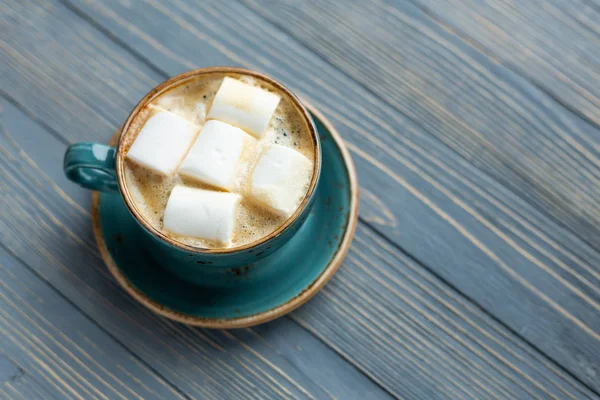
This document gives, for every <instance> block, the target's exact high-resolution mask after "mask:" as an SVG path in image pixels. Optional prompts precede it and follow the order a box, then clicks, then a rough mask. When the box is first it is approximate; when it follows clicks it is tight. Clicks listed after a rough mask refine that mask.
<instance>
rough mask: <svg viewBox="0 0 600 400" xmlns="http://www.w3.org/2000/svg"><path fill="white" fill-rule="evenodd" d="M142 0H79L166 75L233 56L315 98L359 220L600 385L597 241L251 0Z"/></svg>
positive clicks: (236, 61)
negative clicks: (345, 166) (354, 194)
mask: <svg viewBox="0 0 600 400" xmlns="http://www.w3.org/2000/svg"><path fill="white" fill-rule="evenodd" d="M144 4H145V6H144V7H136V8H135V9H133V8H131V6H130V5H128V4H123V3H118V2H108V3H106V2H104V3H97V2H95V3H86V2H79V3H77V7H81V9H82V10H83V11H85V12H86V13H89V15H86V18H89V17H92V18H94V21H95V23H100V24H102V25H101V29H105V30H109V31H111V32H113V33H114V34H115V35H118V36H119V38H120V39H119V40H120V41H123V42H124V43H125V46H128V47H129V48H131V49H135V52H137V54H138V55H139V56H140V57H142V58H144V59H146V60H151V61H152V63H153V64H154V65H155V66H157V67H158V68H162V69H164V70H165V71H166V72H168V74H175V73H177V72H181V71H183V70H185V69H187V68H190V67H192V66H194V65H207V64H208V61H207V60H211V63H212V60H217V61H215V63H217V62H218V63H223V58H224V57H227V58H228V59H229V63H230V64H238V65H239V64H241V65H244V66H246V67H249V68H254V69H258V70H264V71H266V72H268V73H269V74H272V75H273V76H275V77H277V78H278V79H280V80H281V81H283V82H284V83H286V84H288V85H289V86H290V87H292V88H293V89H295V90H296V91H297V92H299V93H300V94H301V95H302V96H303V97H306V98H310V101H311V102H312V103H313V104H315V105H317V106H318V107H319V108H320V109H321V110H322V111H323V112H325V113H326V114H327V115H328V116H329V117H331V118H332V120H333V122H334V123H335V124H336V125H337V127H338V128H339V129H340V130H341V132H342V134H343V135H344V137H345V139H346V140H347V141H348V143H349V146H350V149H351V151H352V152H353V154H354V156H355V161H356V164H357V167H358V171H359V182H361V185H362V186H361V194H362V197H361V199H362V200H361V215H362V218H363V220H364V221H368V222H369V223H371V224H372V225H373V226H374V227H376V229H377V230H378V231H379V232H381V233H384V234H385V235H387V236H388V237H389V238H391V239H392V240H393V241H394V242H395V243H397V244H398V245H400V246H401V247H402V248H403V249H405V250H406V251H408V252H409V253H410V254H411V255H413V256H415V257H416V258H417V259H419V260H420V261H422V262H423V263H424V264H425V265H427V267H428V268H431V269H432V270H433V271H435V273H436V274H438V275H439V276H441V277H443V279H444V280H446V281H447V282H450V283H451V284H452V285H454V286H455V287H456V288H458V289H459V290H460V291H461V292H462V293H465V294H466V295H467V296H468V297H469V298H470V299H473V300H475V301H476V302H477V303H478V304H479V305H481V306H482V307H483V308H484V309H485V310H487V311H488V312H490V313H491V314H493V315H494V316H496V317H497V318H499V319H500V320H501V321H503V322H504V323H505V324H507V325H508V326H509V327H511V328H512V329H513V330H514V331H516V332H518V333H519V334H520V335H522V337H524V338H526V339H527V340H528V341H530V342H531V343H534V344H535V346H536V347H537V348H540V349H542V350H543V351H544V352H546V353H547V354H548V355H549V356H550V357H551V358H553V359H554V360H556V361H557V362H559V363H560V364H561V365H564V366H565V367H566V368H567V369H568V370H569V371H571V372H572V373H573V374H575V375H576V376H577V377H579V378H580V379H581V380H583V381H584V382H587V383H588V384H589V385H591V386H592V387H594V388H596V389H597V390H600V383H599V381H598V379H597V378H598V371H599V370H600V360H599V358H598V356H597V355H598V354H600V343H599V337H598V334H597V332H599V331H600V325H599V324H600V318H598V307H599V305H598V300H599V298H600V297H599V296H600V275H599V274H598V271H597V268H596V266H597V265H600V254H598V252H597V251H596V250H594V249H593V248H591V247H590V246H589V245H587V244H586V243H584V242H582V241H581V240H580V239H579V238H578V237H577V236H575V235H573V234H571V233H570V232H569V231H568V230H566V229H564V228H563V227H562V226H561V225H559V224H556V223H555V222H553V221H552V220H550V219H549V218H547V217H545V216H544V215H542V214H541V213H540V212H539V211H537V210H536V209H535V208H534V207H532V206H531V205H529V204H528V203H526V202H524V201H522V200H521V199H520V198H519V197H518V196H516V195H515V194H514V193H512V192H510V191H508V190H506V189H505V188H504V187H503V186H501V185H499V184H498V182H496V181H494V180H492V179H490V178H489V177H488V176H485V175H484V174H482V173H480V172H478V171H477V170H476V169H475V168H473V166H472V165H471V164H470V163H468V162H465V160H464V159H462V158H461V157H458V156H457V155H456V154H455V153H454V152H452V151H449V150H448V148H447V147H446V146H444V145H442V144H440V142H439V141H437V140H434V139H432V137H431V135H429V134H427V133H425V132H424V131H423V130H422V129H421V128H420V127H418V126H417V125H415V124H414V123H413V122H411V121H410V120H408V119H407V118H405V117H403V116H402V115H401V114H399V113H398V112H397V111H396V110H394V109H393V108H392V107H390V106H388V105H387V104H386V103H384V102H383V101H381V99H379V98H378V97H376V96H375V95H373V94H372V93H370V92H369V91H367V90H365V89H364V88H363V87H361V86H360V85H358V84H357V83H356V82H354V81H352V80H351V79H349V78H348V77H346V76H345V75H343V74H341V73H340V72H339V71H337V70H335V69H334V68H332V67H331V65H329V64H327V63H326V62H324V61H323V60H322V59H321V58H319V57H317V56H315V55H314V54H312V53H311V52H310V51H308V50H307V49H306V48H305V47H303V46H302V45H300V44H298V43H297V42H296V41H294V39H292V38H290V37H289V36H286V35H285V34H284V33H283V32H282V31H281V30H278V29H277V28H275V27H274V26H273V25H270V24H268V23H266V22H265V21H264V19H262V18H259V17H257V16H256V15H252V14H249V13H248V12H247V10H246V9H245V8H244V7H242V6H240V5H236V4H235V3H232V4H230V3H228V4H227V5H223V4H222V3H221V2H217V1H215V2H208V3H207V2H197V3H194V4H193V5H189V4H188V3H185V2H182V1H180V0H174V1H172V2H171V3H170V7H169V8H166V7H164V6H162V5H161V4H160V3H159V2H156V1H154V0H145V3H144ZM278 4H279V3H278ZM269 7H272V8H276V5H271V6H269ZM122 15H127V16H128V18H127V20H125V19H124V18H122V17H121V16H122ZM222 15H228V18H225V19H223V18H220V16H222ZM215 20H219V24H215V23H214V21H215ZM150 21H160V24H161V27H162V28H161V29H159V30H153V29H149V28H148V27H150V26H154V25H153V24H152V23H150ZM155 23H156V22H155ZM290 24H291V23H290ZM182 38H186V39H185V40H182ZM275 60H277V61H275ZM40 102H41V103H42V104H47V102H43V101H42V100H41V99H40ZM557 112H558V111H557ZM475 282H476V284H474V283H475ZM337 340H338V339H337V337H335V336H334V337H330V338H329V341H328V343H331V344H332V345H333V346H335V343H336V342H337Z"/></svg>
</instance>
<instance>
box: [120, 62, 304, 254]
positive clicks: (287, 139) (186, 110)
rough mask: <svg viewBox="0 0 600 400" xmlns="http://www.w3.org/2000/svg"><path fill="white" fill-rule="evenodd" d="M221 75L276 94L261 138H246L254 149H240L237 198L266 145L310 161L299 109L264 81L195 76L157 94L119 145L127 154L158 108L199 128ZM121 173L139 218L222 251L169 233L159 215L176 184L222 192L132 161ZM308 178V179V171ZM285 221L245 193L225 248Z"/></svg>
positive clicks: (253, 238) (245, 188)
mask: <svg viewBox="0 0 600 400" xmlns="http://www.w3.org/2000/svg"><path fill="white" fill-rule="evenodd" d="M226 76H228V77H230V78H234V79H236V80H239V81H241V82H244V83H247V84H251V85H253V86H257V87H260V88H262V89H266V90H268V91H270V92H274V93H276V94H278V95H280V96H281V100H280V102H279V103H278V105H277V108H276V109H275V112H274V113H273V116H272V117H271V119H270V121H269V123H268V126H267V128H266V130H265V133H264V136H263V137H262V138H260V139H254V138H253V139H251V140H252V141H253V146H249V147H246V148H245V149H244V150H243V151H242V154H241V156H240V159H239V163H238V165H237V167H236V168H237V171H236V175H235V177H236V182H235V185H234V186H235V190H234V191H236V192H239V193H242V194H245V193H249V192H250V190H249V188H248V185H249V182H250V178H251V174H252V172H253V170H254V168H255V166H256V164H257V162H258V159H259V157H260V156H261V153H262V150H263V149H266V148H268V147H269V146H270V145H274V144H277V145H282V146H285V147H288V148H290V149H293V150H295V151H297V152H299V153H300V154H302V155H303V156H304V157H306V158H307V159H308V160H310V161H311V162H312V161H313V160H314V157H315V154H314V153H315V151H314V143H313V139H312V137H311V134H310V131H309V128H308V127H307V126H306V123H305V119H304V117H303V115H302V113H301V111H300V110H299V109H297V107H296V105H295V103H294V102H293V101H292V99H290V98H289V97H288V95H287V94H285V93H281V91H278V89H277V88H276V87H274V86H272V85H271V84H270V83H268V82H263V81H262V80H259V79H258V78H254V77H251V76H246V75H238V74H223V73H214V74H211V75H207V76H202V77H198V78H197V79H196V80H195V81H188V82H185V83H184V84H182V85H180V86H178V87H176V88H173V89H170V90H169V91H167V92H165V93H163V94H161V95H160V96H159V97H158V98H157V99H155V100H154V101H153V102H152V103H150V104H149V105H148V106H146V107H145V108H144V109H142V110H141V111H140V112H139V113H138V114H137V115H136V117H135V118H134V120H133V121H132V123H131V124H130V127H129V129H128V131H127V132H124V133H123V134H124V135H125V136H124V138H123V140H122V142H121V145H122V146H125V149H126V150H127V149H129V147H130V146H131V145H132V143H133V142H134V141H135V139H136V136H137V135H138V133H139V132H140V130H141V129H142V128H143V126H144V125H145V123H146V122H147V121H148V119H149V118H150V117H151V116H153V115H154V114H156V113H157V112H160V111H161V110H167V111H169V112H171V113H173V114H176V115H179V116H181V117H183V118H185V119H186V120H188V121H190V122H192V123H194V124H196V125H198V126H199V127H202V126H203V125H204V123H205V122H206V116H207V113H208V111H209V110H210V109H211V106H212V103H213V99H214V97H215V94H216V93H217V91H218V90H219V87H220V86H221V83H222V82H223V79H224V78H225V77H226ZM312 165H314V163H313V164H312ZM124 172H125V182H126V185H127V188H128V190H129V192H130V193H131V196H132V198H133V200H134V202H135V205H136V207H137V209H138V210H139V211H140V213H141V215H142V218H143V219H144V220H145V221H146V222H147V223H148V224H149V225H151V226H152V227H154V228H155V229H157V230H159V231H162V232H163V233H165V234H167V235H168V236H170V237H172V238H173V239H175V240H178V241H180V242H182V243H185V244H188V245H191V246H195V247H200V248H220V247H225V245H224V244H223V243H218V242H213V241H210V240H205V239H201V238H195V237H185V236H180V235H175V234H172V233H169V232H167V231H166V230H165V229H164V225H163V217H164V211H165V208H166V206H167V202H168V200H169V196H170V194H171V191H172V190H173V188H174V187H175V186H179V185H183V186H186V187H190V188H200V189H206V190H212V191H221V189H218V188H216V187H214V186H210V185H207V184H204V183H201V182H200V181H198V180H196V179H191V178H188V177H183V176H181V175H180V174H177V173H176V174H174V175H172V176H169V177H165V176H161V175H159V174H156V173H155V172H153V171H151V170H150V169H147V168H145V167H143V166H141V165H139V164H137V163H135V162H132V161H131V160H127V161H126V162H125V164H124ZM310 175H312V171H311V173H310ZM307 191H308V184H306V188H305V189H304V193H305V194H306V192H307ZM286 220H287V216H281V215H280V214H278V213H276V212H273V210H272V209H270V208H269V207H266V206H265V205H264V204H261V203H260V202H257V201H254V200H253V199H252V198H251V196H246V195H245V196H243V199H242V201H241V203H240V205H239V209H238V211H237V217H236V223H235V228H234V230H233V234H232V237H231V242H230V243H229V244H228V245H227V246H228V247H238V246H243V245H245V244H249V243H253V242H255V241H258V240H260V239H261V238H263V237H265V236H268V235H269V234H271V233H273V232H274V231H276V230H277V229H278V228H279V227H280V226H282V225H283V224H284V223H285V222H286Z"/></svg>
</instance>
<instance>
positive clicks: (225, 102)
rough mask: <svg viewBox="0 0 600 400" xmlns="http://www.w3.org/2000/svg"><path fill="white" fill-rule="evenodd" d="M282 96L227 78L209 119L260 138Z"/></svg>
mask: <svg viewBox="0 0 600 400" xmlns="http://www.w3.org/2000/svg"><path fill="white" fill-rule="evenodd" d="M279 100H281V97H280V96H279V95H277V94H275V93H272V92H269V91H268V90H265V89H262V88H259V87H257V86H253V85H249V84H247V83H244V82H241V81H239V80H237V79H233V78H229V77H225V78H224V79H223V83H221V86H220V87H219V90H218V91H217V94H216V95H215V98H214V100H213V103H212V106H211V108H210V111H209V112H208V118H209V119H218V120H220V121H223V122H227V123H228V124H231V125H234V126H236V127H238V128H241V129H243V130H245V131H246V132H248V133H250V134H251V135H253V136H255V137H256V138H258V139H260V138H262V137H263V135H264V134H265V130H266V129H267V126H268V125H269V121H270V120H271V116H272V115H273V113H274V112H275V109H276V108H277V105H278V104H279Z"/></svg>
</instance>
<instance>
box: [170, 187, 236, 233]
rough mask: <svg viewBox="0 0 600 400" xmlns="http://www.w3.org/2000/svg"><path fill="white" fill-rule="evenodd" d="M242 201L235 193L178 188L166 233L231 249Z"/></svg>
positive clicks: (174, 192) (173, 199) (172, 201)
mask: <svg viewBox="0 0 600 400" xmlns="http://www.w3.org/2000/svg"><path fill="white" fill-rule="evenodd" d="M241 199H242V196H240V195H239V194H235V193H225V192H213V191H210V190H204V189H195V188H189V187H185V186H176V187H175V188H173V190H172V191H171V195H170V196H169V201H168V202H167V208H166V209H165V215H164V220H163V223H164V229H165V230H166V231H168V232H171V233H175V234H177V235H181V236H188V237H194V238H200V239H205V240H212V241H217V242H220V243H223V244H225V245H228V244H230V242H231V236H232V234H233V229H234V227H235V220H236V217H237V213H238V208H239V204H240V201H241Z"/></svg>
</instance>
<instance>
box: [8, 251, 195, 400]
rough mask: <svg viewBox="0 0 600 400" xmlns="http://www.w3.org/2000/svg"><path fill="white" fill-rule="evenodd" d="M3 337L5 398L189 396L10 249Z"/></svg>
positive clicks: (177, 397) (145, 397)
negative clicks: (40, 276)
mask: <svg viewBox="0 0 600 400" xmlns="http://www.w3.org/2000/svg"><path fill="white" fill-rule="evenodd" d="M0 335H1V336H2V341H1V343H0V354H1V355H0V365H1V366H0V388H3V390H4V391H5V393H6V394H7V395H8V396H7V397H2V398H8V397H11V398H12V397H15V398H19V397H18V396H17V393H19V394H21V395H23V396H24V397H25V398H30V399H33V398H39V399H41V398H61V397H63V398H65V397H68V398H87V399H92V398H98V399H101V398H104V399H106V398H114V399H163V398H174V399H184V398H185V397H184V396H183V395H181V394H180V393H179V392H178V391H177V389H175V388H173V387H171V386H170V385H169V384H168V383H167V382H166V381H164V380H163V379H162V378H160V377H159V376H157V375H156V374H155V373H154V372H153V371H151V370H150V369H148V367H147V365H145V364H144V363H142V362H140V361H139V360H138V359H137V358H136V357H135V356H134V355H133V354H131V353H130V352H129V351H128V350H127V349H125V348H124V347H122V345H120V344H119V343H118V342H116V341H115V340H114V339H113V338H111V337H110V336H109V335H107V334H106V333H105V332H103V331H102V330H101V329H100V328H99V327H98V326H96V325H95V324H94V323H93V322H92V321H90V320H88V319H87V318H86V317H85V316H84V315H82V314H81V313H80V312H79V310H77V309H76V308H75V307H74V306H73V305H71V304H69V303H68V302H67V300H65V299H64V298H62V297H61V296H60V295H59V294H58V293H56V292H55V291H53V290H52V289H51V288H50V287H49V286H48V285H47V284H46V283H45V282H43V281H42V280H40V279H39V278H38V277H36V276H35V275H34V274H33V273H32V272H30V271H29V270H28V269H27V268H24V266H23V265H22V264H20V263H19V262H18V261H17V260H15V259H14V258H13V257H12V256H11V255H10V254H9V253H7V251H6V250H4V249H2V248H0Z"/></svg>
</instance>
